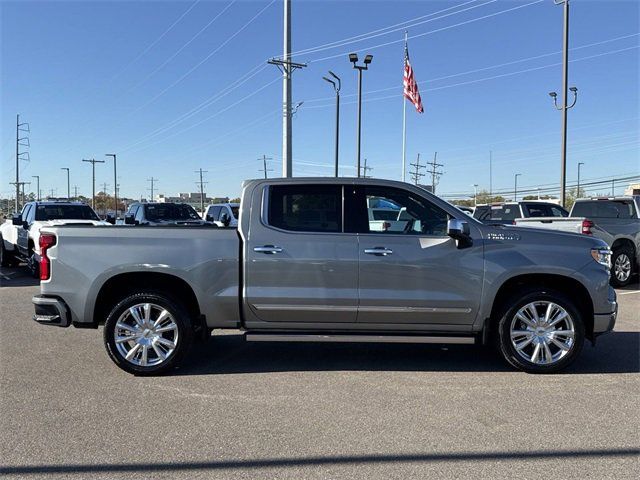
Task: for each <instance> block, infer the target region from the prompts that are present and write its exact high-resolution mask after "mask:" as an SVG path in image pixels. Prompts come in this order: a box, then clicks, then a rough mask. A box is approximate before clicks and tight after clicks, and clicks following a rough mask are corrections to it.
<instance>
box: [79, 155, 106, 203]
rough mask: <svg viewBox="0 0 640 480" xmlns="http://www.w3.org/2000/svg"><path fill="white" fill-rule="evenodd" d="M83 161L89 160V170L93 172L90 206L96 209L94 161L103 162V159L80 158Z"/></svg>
mask: <svg viewBox="0 0 640 480" xmlns="http://www.w3.org/2000/svg"><path fill="white" fill-rule="evenodd" d="M82 161H83V162H89V163H90V164H91V170H92V172H93V180H92V182H91V208H93V209H94V210H95V209H96V163H104V160H96V159H95V158H92V159H90V160H87V159H85V158H83V159H82Z"/></svg>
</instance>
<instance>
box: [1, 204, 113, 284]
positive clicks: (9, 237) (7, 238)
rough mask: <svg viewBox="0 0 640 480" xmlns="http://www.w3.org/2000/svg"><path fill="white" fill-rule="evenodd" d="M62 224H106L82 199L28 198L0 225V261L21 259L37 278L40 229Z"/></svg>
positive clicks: (8, 262)
mask: <svg viewBox="0 0 640 480" xmlns="http://www.w3.org/2000/svg"><path fill="white" fill-rule="evenodd" d="M65 224H74V225H78V224H89V225H108V224H107V223H106V222H103V221H101V220H100V219H99V218H98V215H97V214H96V212H94V211H93V209H92V208H91V207H90V206H89V205H87V204H86V203H82V202H72V201H69V200H55V201H52V200H47V201H42V202H41V201H37V202H29V203H27V204H25V206H24V207H23V208H22V211H21V212H20V213H16V214H15V215H13V217H11V220H10V221H8V222H5V223H3V224H2V225H1V226H0V265H2V266H3V267H11V266H13V265H15V264H16V263H18V262H20V261H23V262H25V263H26V264H27V267H28V268H29V272H30V273H31V275H32V276H33V277H35V278H38V264H39V262H40V245H39V238H40V230H41V229H42V227H44V226H46V225H49V226H51V225H65Z"/></svg>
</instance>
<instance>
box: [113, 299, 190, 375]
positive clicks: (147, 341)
mask: <svg viewBox="0 0 640 480" xmlns="http://www.w3.org/2000/svg"><path fill="white" fill-rule="evenodd" d="M192 338H193V329H192V326H191V322H190V320H189V314H188V313H187V310H186V309H185V308H184V306H183V305H182V304H181V303H180V302H179V301H177V300H174V299H173V298H171V297H169V296H167V295H166V294H164V293H155V292H140V293H134V294H131V295H129V296H127V297H126V298H125V299H123V300H122V301H120V302H119V303H118V304H117V305H116V306H115V307H114V308H113V310H111V313H109V315H108V317H107V321H106V323H105V326H104V344H105V347H106V349H107V353H108V354H109V357H110V358H111V360H113V362H114V363H115V364H116V365H117V366H118V367H120V368H121V369H123V370H124V371H126V372H129V373H133V374H134V375H159V374H161V373H165V372H167V371H169V370H172V369H173V368H175V367H176V366H178V365H179V363H180V361H181V360H182V358H183V357H184V354H185V353H186V352H187V351H188V350H189V347H190V346H191V341H192Z"/></svg>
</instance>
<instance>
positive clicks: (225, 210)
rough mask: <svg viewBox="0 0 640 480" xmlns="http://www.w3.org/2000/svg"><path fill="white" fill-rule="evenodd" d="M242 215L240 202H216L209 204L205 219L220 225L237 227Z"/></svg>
mask: <svg viewBox="0 0 640 480" xmlns="http://www.w3.org/2000/svg"><path fill="white" fill-rule="evenodd" d="M239 216H240V204H239V203H214V204H212V205H209V206H207V208H206V210H205V211H204V215H203V217H204V219H205V220H206V221H208V222H212V223H215V224H216V225H218V226H219V227H237V226H238V217H239Z"/></svg>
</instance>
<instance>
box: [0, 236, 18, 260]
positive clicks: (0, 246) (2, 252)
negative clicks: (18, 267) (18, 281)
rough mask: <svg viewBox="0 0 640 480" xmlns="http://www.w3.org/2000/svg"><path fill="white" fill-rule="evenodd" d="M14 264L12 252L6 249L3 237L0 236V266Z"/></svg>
mask: <svg viewBox="0 0 640 480" xmlns="http://www.w3.org/2000/svg"><path fill="white" fill-rule="evenodd" d="M15 264H16V260H15V257H14V256H13V253H12V252H10V251H9V250H7V249H6V248H5V246H4V239H3V238H2V237H0V266H2V267H13V266H14V265H15Z"/></svg>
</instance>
